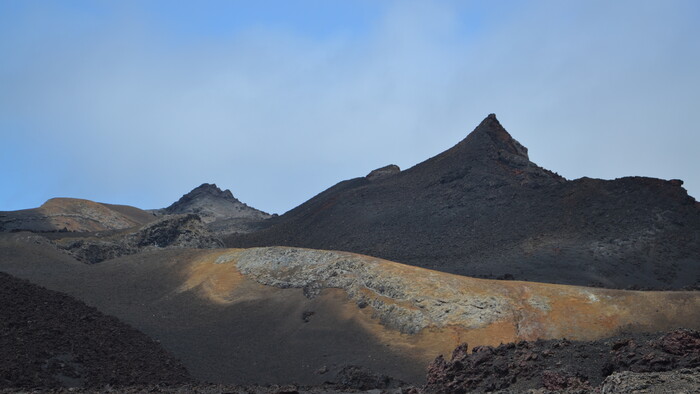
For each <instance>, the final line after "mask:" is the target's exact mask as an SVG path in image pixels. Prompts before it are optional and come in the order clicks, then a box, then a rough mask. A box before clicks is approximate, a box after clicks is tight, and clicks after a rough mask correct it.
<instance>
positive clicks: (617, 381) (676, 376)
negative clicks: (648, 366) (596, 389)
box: [601, 368, 700, 394]
mask: <svg viewBox="0 0 700 394" xmlns="http://www.w3.org/2000/svg"><path fill="white" fill-rule="evenodd" d="M699 392H700V369H699V368H694V369H680V370H676V371H669V372H646V373H636V372H629V371H626V372H618V373H614V374H612V375H610V376H608V377H607V378H606V379H605V381H604V382H603V386H602V388H601V394H613V393H614V394H646V393H649V394H666V393H674V394H693V393H699Z"/></svg>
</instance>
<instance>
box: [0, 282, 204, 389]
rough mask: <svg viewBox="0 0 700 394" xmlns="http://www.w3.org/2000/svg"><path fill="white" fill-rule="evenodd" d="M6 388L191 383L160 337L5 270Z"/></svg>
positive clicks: (2, 339) (2, 382) (0, 371)
mask: <svg viewBox="0 0 700 394" xmlns="http://www.w3.org/2000/svg"><path fill="white" fill-rule="evenodd" d="M0 334H1V335H0V349H2V352H0V389H3V388H12V389H14V390H18V389H21V388H35V387H41V388H49V387H61V386H65V387H91V388H99V387H103V386H105V385H112V386H122V385H135V384H183V383H186V382H189V381H191V378H190V377H189V375H188V373H187V371H186V370H185V368H184V367H183V366H182V365H181V364H180V362H179V361H178V360H176V359H175V358H174V357H173V356H172V355H170V354H169V353H167V352H166V351H165V350H163V349H162V348H161V347H160V346H159V345H158V344H157V343H156V342H155V341H153V340H152V339H150V338H149V337H147V336H146V335H144V334H143V333H141V332H139V331H137V330H135V329H134V328H132V327H130V326H128V325H126V324H124V323H122V322H120V321H118V320H117V319H115V318H114V317H111V316H105V315H103V314H102V313H100V312H98V311H97V310H96V309H95V308H91V307H89V306H87V305H85V304H84V303H82V302H80V301H77V300H75V299H73V298H71V297H69V296H67V295H65V294H61V293H58V292H55V291H51V290H47V289H45V288H42V287H39V286H36V285H34V284H31V283H29V282H27V281H25V280H20V279H17V278H15V277H12V276H10V275H8V274H6V273H3V272H0Z"/></svg>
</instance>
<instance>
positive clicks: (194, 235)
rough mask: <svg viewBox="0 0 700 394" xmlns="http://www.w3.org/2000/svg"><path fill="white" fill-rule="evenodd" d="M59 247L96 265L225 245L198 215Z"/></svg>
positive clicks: (167, 219) (62, 242)
mask: <svg viewBox="0 0 700 394" xmlns="http://www.w3.org/2000/svg"><path fill="white" fill-rule="evenodd" d="M56 244H57V245H58V246H59V247H61V248H63V249H65V250H66V251H68V252H69V253H71V254H72V255H73V256H75V257H76V258H77V259H78V260H80V261H83V262H85V263H89V264H94V263H99V262H101V261H104V260H109V259H113V258H116V257H119V256H124V255H129V254H135V253H138V252H141V251H145V250H153V249H160V248H204V249H209V248H219V247H222V245H223V244H222V242H221V241H220V240H219V239H217V238H215V237H214V236H213V235H212V234H211V233H210V232H209V231H208V230H207V229H206V228H205V227H204V224H203V223H202V221H201V219H200V218H199V216H197V215H194V214H188V215H168V216H166V217H164V218H162V219H160V220H158V221H156V222H153V223H151V224H148V225H146V226H144V227H142V228H140V229H138V230H137V231H134V232H131V233H127V234H117V235H109V236H107V237H104V238H99V234H98V235H97V236H93V237H87V238H78V239H76V238H67V239H64V240H59V241H56Z"/></svg>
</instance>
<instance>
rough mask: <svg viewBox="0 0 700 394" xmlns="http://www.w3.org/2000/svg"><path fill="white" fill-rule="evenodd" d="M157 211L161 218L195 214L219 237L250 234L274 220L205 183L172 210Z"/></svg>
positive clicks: (229, 192)
mask: <svg viewBox="0 0 700 394" xmlns="http://www.w3.org/2000/svg"><path fill="white" fill-rule="evenodd" d="M154 212H155V213H156V214H159V215H174V214H186V213H194V214H196V215H199V217H201V218H202V221H203V222H204V223H205V224H206V225H207V227H208V228H209V229H210V230H211V231H213V232H216V233H219V234H223V233H232V232H237V233H238V232H241V233H245V232H250V231H253V230H256V229H258V228H259V227H260V223H261V222H263V221H264V220H266V219H269V218H270V217H272V216H271V215H270V214H268V213H265V212H263V211H260V210H258V209H255V208H252V207H249V206H248V205H247V204H245V203H242V202H240V201H239V200H238V199H237V198H235V197H234V196H233V193H231V191H230V190H221V189H220V188H219V187H217V186H216V185H215V184H210V183H203V184H202V185H200V186H198V187H196V188H194V189H193V190H192V191H191V192H189V193H187V194H185V195H184V196H182V197H181V198H180V199H179V200H178V201H176V202H175V203H173V204H172V205H170V206H169V207H167V208H163V209H158V210H154Z"/></svg>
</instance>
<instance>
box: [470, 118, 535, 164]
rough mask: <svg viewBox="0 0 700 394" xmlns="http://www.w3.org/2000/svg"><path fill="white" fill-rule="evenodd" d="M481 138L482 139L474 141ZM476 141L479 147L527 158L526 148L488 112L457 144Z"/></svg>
mask: <svg viewBox="0 0 700 394" xmlns="http://www.w3.org/2000/svg"><path fill="white" fill-rule="evenodd" d="M479 139H481V140H482V141H478V142H477V141H475V140H479ZM471 143H476V144H478V145H482V146H481V149H484V150H489V148H490V150H494V149H495V150H496V151H499V152H505V153H507V154H510V155H516V156H520V157H522V158H524V159H526V160H529V159H530V158H529V157H528V154H527V148H526V147H524V146H523V145H522V144H521V143H520V142H518V141H517V140H516V139H515V138H513V137H512V136H511V135H510V133H508V131H506V129H505V128H504V127H503V126H502V125H501V122H499V121H498V119H497V118H496V114H489V115H488V116H487V117H486V118H485V119H484V120H482V121H481V123H479V125H478V126H476V128H475V129H474V131H472V132H471V133H470V134H469V135H468V136H467V138H465V139H464V140H463V141H462V142H461V143H460V144H459V145H462V144H465V145H466V144H471Z"/></svg>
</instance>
